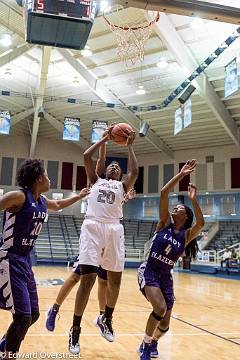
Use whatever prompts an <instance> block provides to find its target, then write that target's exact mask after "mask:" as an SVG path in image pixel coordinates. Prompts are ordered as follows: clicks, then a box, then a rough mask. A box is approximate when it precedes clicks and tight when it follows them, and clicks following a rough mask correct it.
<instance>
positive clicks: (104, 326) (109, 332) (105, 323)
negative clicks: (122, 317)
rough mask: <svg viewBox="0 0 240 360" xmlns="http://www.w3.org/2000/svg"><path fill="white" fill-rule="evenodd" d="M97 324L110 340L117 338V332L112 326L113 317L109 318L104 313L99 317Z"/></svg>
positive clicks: (102, 333) (103, 334) (104, 335)
mask: <svg viewBox="0 0 240 360" xmlns="http://www.w3.org/2000/svg"><path fill="white" fill-rule="evenodd" d="M97 326H98V327H99V329H100V334H101V335H102V336H103V337H104V338H105V339H106V340H107V341H109V342H113V341H114V340H115V333H114V331H113V328H112V319H108V318H106V317H105V316H104V314H103V315H99V317H98V318H97Z"/></svg>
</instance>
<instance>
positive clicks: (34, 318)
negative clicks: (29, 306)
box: [30, 310, 40, 326]
mask: <svg viewBox="0 0 240 360" xmlns="http://www.w3.org/2000/svg"><path fill="white" fill-rule="evenodd" d="M39 316H40V313H39V311H38V310H37V311H33V312H32V321H31V325H30V326H32V325H33V324H34V323H35V322H36V321H37V320H38V319H39Z"/></svg>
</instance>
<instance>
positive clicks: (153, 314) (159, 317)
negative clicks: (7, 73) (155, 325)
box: [151, 311, 163, 321]
mask: <svg viewBox="0 0 240 360" xmlns="http://www.w3.org/2000/svg"><path fill="white" fill-rule="evenodd" d="M151 315H152V316H153V317H154V319H156V320H157V321H161V320H162V319H163V317H162V316H159V315H158V314H156V313H155V312H154V311H152V312H151Z"/></svg>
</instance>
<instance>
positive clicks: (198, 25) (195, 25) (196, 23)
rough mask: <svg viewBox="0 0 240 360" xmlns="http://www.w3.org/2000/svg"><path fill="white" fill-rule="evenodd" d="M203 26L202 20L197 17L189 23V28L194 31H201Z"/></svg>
mask: <svg viewBox="0 0 240 360" xmlns="http://www.w3.org/2000/svg"><path fill="white" fill-rule="evenodd" d="M203 25H204V22H203V20H202V19H200V18H197V17H196V18H195V19H194V20H192V21H191V22H190V26H191V28H192V29H193V30H195V31H199V30H201V29H202V27H203Z"/></svg>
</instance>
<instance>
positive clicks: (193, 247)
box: [184, 205, 199, 259]
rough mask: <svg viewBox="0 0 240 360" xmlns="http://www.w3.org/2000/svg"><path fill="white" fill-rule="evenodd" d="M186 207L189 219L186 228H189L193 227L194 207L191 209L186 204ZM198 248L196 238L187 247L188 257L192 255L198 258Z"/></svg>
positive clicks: (192, 257)
mask: <svg viewBox="0 0 240 360" xmlns="http://www.w3.org/2000/svg"><path fill="white" fill-rule="evenodd" d="M184 208H185V211H186V214H187V219H186V221H185V224H184V229H185V230H187V229H189V228H191V227H192V222H193V212H192V209H190V207H188V206H186V205H184ZM198 250H199V249H198V244H197V239H196V238H195V239H193V240H191V242H190V243H189V244H188V245H187V246H186V247H185V255H186V256H187V257H190V258H191V259H196V257H197V253H198Z"/></svg>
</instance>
